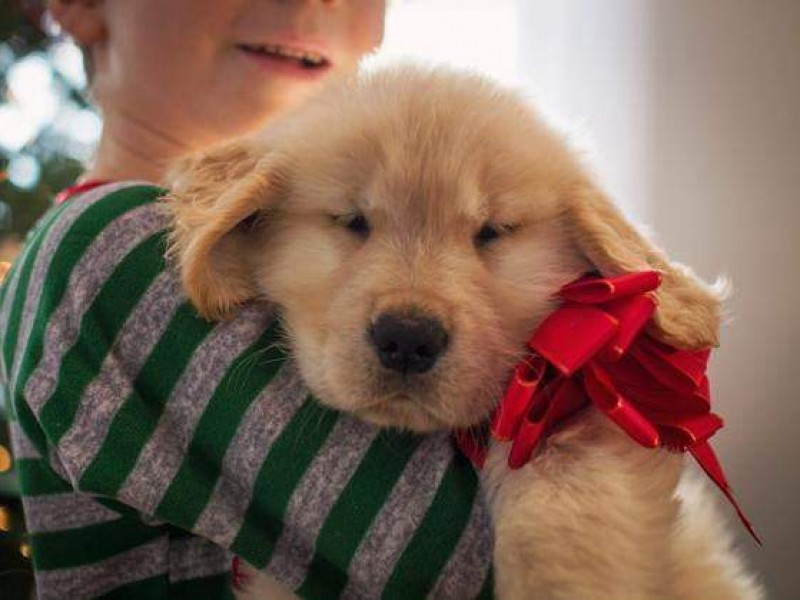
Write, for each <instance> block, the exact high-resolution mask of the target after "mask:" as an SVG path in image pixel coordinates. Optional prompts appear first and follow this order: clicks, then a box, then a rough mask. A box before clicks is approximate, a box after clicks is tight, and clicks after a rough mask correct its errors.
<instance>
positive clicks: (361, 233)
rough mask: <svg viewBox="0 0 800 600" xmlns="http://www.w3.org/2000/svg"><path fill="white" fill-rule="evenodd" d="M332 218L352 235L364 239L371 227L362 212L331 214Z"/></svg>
mask: <svg viewBox="0 0 800 600" xmlns="http://www.w3.org/2000/svg"><path fill="white" fill-rule="evenodd" d="M332 218H333V220H334V221H335V222H336V223H337V224H339V225H341V226H342V227H344V228H345V229H347V230H348V231H349V232H351V233H353V234H354V235H356V236H358V237H360V238H362V239H366V238H367V237H369V234H370V231H371V230H372V227H371V226H370V223H369V221H368V220H367V217H366V216H364V214H363V213H360V212H353V213H349V214H346V215H333V216H332Z"/></svg>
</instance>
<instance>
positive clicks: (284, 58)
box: [236, 43, 331, 73]
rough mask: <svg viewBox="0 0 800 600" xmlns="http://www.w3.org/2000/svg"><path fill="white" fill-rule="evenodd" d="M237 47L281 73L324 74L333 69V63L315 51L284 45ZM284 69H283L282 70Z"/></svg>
mask: <svg viewBox="0 0 800 600" xmlns="http://www.w3.org/2000/svg"><path fill="white" fill-rule="evenodd" d="M236 47H237V48H238V49H239V50H241V51H242V52H244V53H245V54H247V55H248V56H250V57H252V58H254V59H255V60H257V61H259V63H260V64H261V65H262V66H264V67H267V68H270V67H272V68H275V67H278V68H279V70H281V71H284V72H285V71H287V69H286V68H287V67H288V70H290V71H291V70H296V71H305V72H320V73H321V72H323V71H327V70H328V69H329V68H330V67H331V61H330V60H329V59H328V58H327V57H326V56H324V55H323V54H321V53H319V52H316V51H314V50H306V49H301V48H299V47H293V46H289V45H284V44H273V43H265V44H237V45H236ZM281 67H282V68H281Z"/></svg>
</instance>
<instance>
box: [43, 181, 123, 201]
mask: <svg viewBox="0 0 800 600" xmlns="http://www.w3.org/2000/svg"><path fill="white" fill-rule="evenodd" d="M107 183H111V182H110V181H109V180H107V179H87V180H86V181H81V182H79V183H76V184H74V185H71V186H69V187H68V188H64V189H63V190H61V191H60V192H59V193H58V194H57V195H56V197H55V198H54V199H53V204H55V205H56V206H58V205H59V204H61V203H63V202H65V201H66V200H69V199H70V198H71V197H72V196H75V195H76V194H82V193H83V192H88V191H89V190H91V189H94V188H96V187H100V186H101V185H105V184H107Z"/></svg>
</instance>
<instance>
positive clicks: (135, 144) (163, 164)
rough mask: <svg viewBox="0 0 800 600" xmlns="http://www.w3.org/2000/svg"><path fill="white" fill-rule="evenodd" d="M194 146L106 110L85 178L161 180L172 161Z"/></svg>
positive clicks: (132, 118) (143, 123)
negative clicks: (93, 155)
mask: <svg viewBox="0 0 800 600" xmlns="http://www.w3.org/2000/svg"><path fill="white" fill-rule="evenodd" d="M191 150H192V148H191V147H190V146H189V145H187V144H184V143H182V142H181V141H179V140H178V139H176V138H173V137H171V136H170V135H168V134H166V133H164V132H163V131H161V130H159V129H158V128H156V127H152V126H150V125H149V124H148V123H145V122H143V121H140V120H138V119H136V118H134V117H133V116H131V115H128V114H121V113H110V114H106V115H105V118H104V123H103V133H102V135H101V137H100V142H99V144H98V147H97V151H96V154H95V159H94V163H93V164H92V166H91V167H90V168H89V169H88V170H87V171H86V173H85V174H84V179H102V180H113V181H122V180H131V179H136V180H143V181H149V182H151V183H157V184H162V183H163V180H164V175H165V173H166V171H167V169H168V168H169V166H170V164H171V163H172V162H173V161H174V160H176V159H177V158H179V157H181V156H184V155H186V154H187V153H189V152H190V151H191Z"/></svg>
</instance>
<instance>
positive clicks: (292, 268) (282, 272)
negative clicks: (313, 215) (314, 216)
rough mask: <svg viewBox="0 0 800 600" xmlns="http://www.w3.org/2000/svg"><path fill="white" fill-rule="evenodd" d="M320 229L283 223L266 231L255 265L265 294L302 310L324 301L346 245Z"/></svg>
mask: <svg viewBox="0 0 800 600" xmlns="http://www.w3.org/2000/svg"><path fill="white" fill-rule="evenodd" d="M321 229H322V228H319V227H310V226H293V225H292V224H291V223H286V224H281V225H280V226H278V227H275V228H273V229H272V230H271V231H270V232H268V233H267V236H268V239H267V241H266V242H265V243H264V245H263V248H262V258H261V259H259V260H258V261H256V262H257V267H256V268H257V277H258V281H259V284H260V285H261V287H262V290H263V292H264V294H265V295H266V296H267V297H268V298H270V299H271V300H273V301H274V302H277V303H279V304H281V305H283V306H284V307H291V308H292V309H295V307H296V309H297V310H300V311H303V312H306V313H307V311H312V312H318V311H319V310H320V309H321V308H323V307H326V306H327V305H328V303H329V301H330V295H329V293H330V292H331V291H333V290H334V289H335V287H336V281H335V277H336V274H337V272H338V271H339V270H340V269H341V267H342V264H343V262H344V260H345V257H346V256H345V255H346V248H345V247H344V245H343V244H341V243H340V242H337V240H335V239H334V238H333V237H332V236H331V235H330V233H329V232H325V231H322V230H321Z"/></svg>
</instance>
